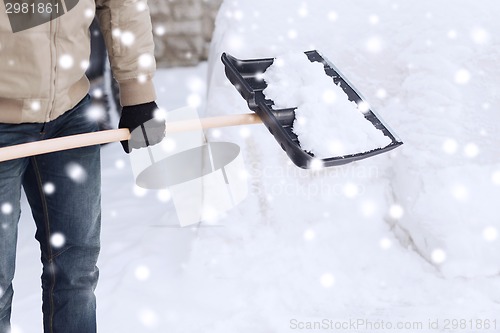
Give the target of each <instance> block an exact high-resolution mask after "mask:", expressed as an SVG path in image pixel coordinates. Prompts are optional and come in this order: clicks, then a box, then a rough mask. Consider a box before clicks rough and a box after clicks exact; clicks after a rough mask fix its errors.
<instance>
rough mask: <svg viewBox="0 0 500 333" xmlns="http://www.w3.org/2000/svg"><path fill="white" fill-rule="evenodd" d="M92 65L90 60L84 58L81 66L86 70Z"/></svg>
mask: <svg viewBox="0 0 500 333" xmlns="http://www.w3.org/2000/svg"><path fill="white" fill-rule="evenodd" d="M89 66H90V62H89V61H88V60H82V61H81V62H80V68H81V69H83V70H84V71H86V70H87V69H88V68H89Z"/></svg>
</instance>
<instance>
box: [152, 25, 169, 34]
mask: <svg viewBox="0 0 500 333" xmlns="http://www.w3.org/2000/svg"><path fill="white" fill-rule="evenodd" d="M166 32H167V29H166V28H165V26H163V25H158V26H156V27H155V29H154V33H155V34H157V35H158V36H163V35H164V34H165V33H166Z"/></svg>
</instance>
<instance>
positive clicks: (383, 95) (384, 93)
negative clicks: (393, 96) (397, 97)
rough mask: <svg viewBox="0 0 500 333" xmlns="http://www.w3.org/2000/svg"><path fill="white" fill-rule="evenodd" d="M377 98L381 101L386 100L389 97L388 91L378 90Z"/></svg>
mask: <svg viewBox="0 0 500 333" xmlns="http://www.w3.org/2000/svg"><path fill="white" fill-rule="evenodd" d="M376 96H377V97H378V98H379V99H384V98H386V97H387V91H386V90H385V89H382V88H380V89H378V90H377V93H376Z"/></svg>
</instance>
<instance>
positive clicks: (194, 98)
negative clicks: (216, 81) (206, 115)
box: [186, 93, 202, 108]
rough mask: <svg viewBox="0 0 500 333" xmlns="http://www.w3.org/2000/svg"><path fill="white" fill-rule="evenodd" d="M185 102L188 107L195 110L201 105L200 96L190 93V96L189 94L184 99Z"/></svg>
mask: <svg viewBox="0 0 500 333" xmlns="http://www.w3.org/2000/svg"><path fill="white" fill-rule="evenodd" d="M186 102H187V104H188V105H189V106H191V107H193V108H197V107H199V106H200V105H201V102H202V98H201V96H200V94H198V93H192V94H189V96H188V97H187V98H186Z"/></svg>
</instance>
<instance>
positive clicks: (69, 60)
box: [59, 54, 74, 69]
mask: <svg viewBox="0 0 500 333" xmlns="http://www.w3.org/2000/svg"><path fill="white" fill-rule="evenodd" d="M73 64H74V60H73V57H72V56H71V55H69V54H63V55H61V57H60V58H59V66H61V68H62V69H70V68H71V67H73Z"/></svg>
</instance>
